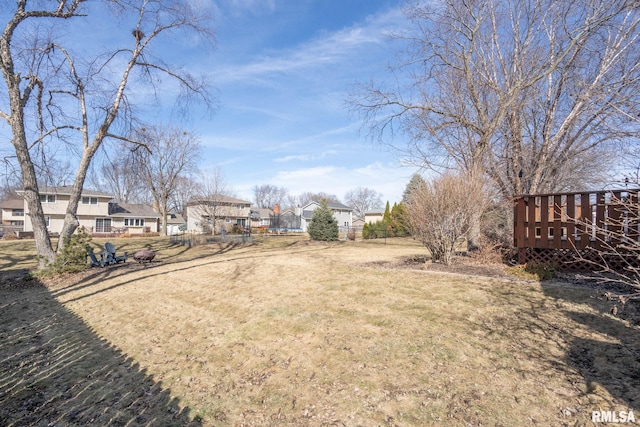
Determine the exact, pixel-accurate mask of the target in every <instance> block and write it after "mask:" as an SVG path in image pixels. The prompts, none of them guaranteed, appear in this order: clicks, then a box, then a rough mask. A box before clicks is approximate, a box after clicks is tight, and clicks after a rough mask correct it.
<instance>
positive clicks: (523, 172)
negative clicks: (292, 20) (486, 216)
mask: <svg viewBox="0 0 640 427" xmlns="http://www.w3.org/2000/svg"><path fill="white" fill-rule="evenodd" d="M406 15H407V17H408V19H409V22H410V30H409V31H408V32H407V33H406V34H402V35H399V36H398V38H399V39H402V40H404V41H406V42H407V46H408V49H407V51H406V55H404V60H402V61H401V63H400V64H399V65H398V66H397V67H396V68H395V70H394V72H395V76H394V79H393V82H399V83H394V84H393V85H384V84H378V83H370V84H367V85H362V86H361V87H360V89H359V90H358V92H357V93H356V94H355V95H354V96H353V97H352V98H351V101H350V102H351V105H352V107H353V109H354V111H356V112H358V113H360V115H361V117H362V119H363V123H364V126H365V127H367V128H368V129H369V135H370V136H372V137H374V138H378V139H380V140H387V139H389V138H387V137H392V136H393V135H397V134H398V133H404V134H406V135H408V137H409V140H410V143H409V144H408V145H400V146H397V145H396V146H395V147H396V148H398V149H399V150H401V151H402V152H403V153H405V154H406V155H407V156H408V157H410V158H412V159H413V160H414V161H415V162H416V163H418V164H419V165H420V166H424V167H429V168H432V169H435V170H437V171H443V170H447V169H449V168H454V169H457V170H462V171H464V172H465V174H467V176H468V177H469V179H471V180H474V181H483V180H484V179H485V178H489V179H491V181H492V183H493V185H494V186H496V187H497V188H498V189H499V190H500V192H501V194H502V197H504V198H509V197H511V196H512V195H514V194H522V193H530V192H538V191H553V190H556V189H558V188H559V187H563V186H567V183H568V182H569V181H568V180H567V179H566V178H567V177H573V178H577V179H574V180H573V183H575V182H578V183H581V182H585V181H589V180H591V181H593V180H594V179H597V178H598V174H600V173H601V172H602V170H603V167H606V164H605V162H602V161H601V159H602V157H601V156H602V151H603V150H605V149H606V148H608V144H610V143H611V142H614V141H621V140H625V139H628V138H631V137H633V136H634V134H637V121H636V120H635V119H633V117H634V116H635V115H634V113H633V112H634V111H637V101H638V98H637V97H638V93H639V91H638V89H639V86H640V79H639V78H638V77H639V73H638V71H639V69H640V66H639V65H638V64H639V63H640V61H639V60H640V49H638V37H639V35H638V23H639V22H640V14H639V13H638V12H637V8H636V7H635V6H634V4H633V3H631V2H628V1H605V0H594V1H589V2H556V1H553V0H525V1H519V2H513V1H507V0H496V1H490V2H460V1H458V0H445V1H444V2H438V3H432V2H429V3H427V2H424V3H423V2H417V3H414V4H412V5H411V6H410V7H408V8H407V9H406ZM389 134H390V135H389ZM391 140H392V141H393V139H391ZM392 144H394V143H393V142H392ZM594 172H595V174H594ZM578 174H580V175H578ZM559 178H560V179H559ZM479 219H480V218H479V217H478V218H476V221H475V222H476V223H478V222H479Z"/></svg>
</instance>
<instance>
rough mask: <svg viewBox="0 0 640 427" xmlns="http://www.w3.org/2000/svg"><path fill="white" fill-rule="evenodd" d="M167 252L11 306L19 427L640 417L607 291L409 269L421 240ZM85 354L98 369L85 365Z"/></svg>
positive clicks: (11, 406)
mask: <svg viewBox="0 0 640 427" xmlns="http://www.w3.org/2000/svg"><path fill="white" fill-rule="evenodd" d="M127 241H128V239H127ZM118 243H120V242H118ZM151 244H156V245H158V246H156V247H157V248H158V249H159V251H160V253H161V254H162V256H159V261H158V262H154V263H151V264H145V265H138V264H129V263H128V264H127V265H126V266H124V267H119V268H113V269H108V268H105V269H93V270H90V273H88V275H83V276H77V277H75V276H69V277H67V278H65V280H63V281H56V282H51V283H49V284H48V286H47V287H34V288H32V289H26V290H24V289H23V290H16V289H5V288H3V289H2V290H1V291H0V292H1V293H2V295H1V296H2V301H6V302H5V305H4V306H3V307H4V308H3V311H2V316H3V318H2V330H1V334H2V335H1V339H2V341H1V342H2V346H1V348H0V358H1V359H2V360H10V362H3V363H4V365H3V366H2V369H1V370H0V371H2V372H5V374H4V376H3V377H2V378H1V379H0V407H1V408H2V409H0V418H1V419H3V420H9V421H8V422H7V424H8V425H30V424H29V423H24V422H23V421H24V420H27V421H29V422H31V420H33V419H34V418H28V417H27V415H26V414H27V409H34V408H36V407H37V408H40V409H39V410H40V411H41V412H40V413H41V414H49V415H50V416H51V417H50V418H46V417H45V416H42V417H41V418H40V421H38V422H35V421H33V422H32V424H33V425H46V424H43V423H44V422H45V421H48V420H54V421H55V420H66V421H65V422H66V423H67V424H69V425H80V424H82V423H86V422H88V420H89V419H91V417H93V418H94V419H96V420H105V418H97V417H100V416H101V415H100V414H102V413H109V414H111V416H117V417H119V418H117V419H118V420H119V422H120V424H116V423H113V425H127V423H128V424H129V425H136V424H142V425H145V423H146V425H162V423H164V424H165V425H172V423H173V425H175V424H186V423H188V422H191V423H193V422H197V423H199V424H202V425H205V426H214V425H215V426H218V425H223V426H224V425H229V426H236V425H237V426H240V425H305V426H324V425H347V426H351V425H363V426H364V425H367V426H368V425H415V426H423V425H442V424H444V425H496V426H497V425H504V426H506V425H516V424H517V425H589V424H590V417H591V411H592V410H598V409H607V410H609V409H610V410H627V409H629V408H631V409H634V410H636V411H640V395H639V392H638V390H640V371H639V368H638V366H639V365H640V364H639V363H638V354H640V347H639V344H638V343H639V342H640V341H639V340H638V338H639V336H638V333H639V331H638V327H637V326H634V325H632V324H631V323H630V322H628V321H625V320H623V319H620V318H616V317H613V316H611V315H609V314H608V312H607V305H606V302H604V301H601V300H600V299H598V298H595V296H594V292H593V290H592V289H585V288H579V287H575V286H570V285H568V284H565V283H562V282H545V283H534V282H527V281H518V280H516V279H512V278H505V277H479V276H469V275H462V274H457V275H447V274H442V273H441V272H437V271H432V270H431V271H430V270H425V269H420V268H416V267H417V266H416V265H411V266H408V267H406V266H407V260H408V259H411V258H412V257H414V258H415V257H419V256H422V255H419V254H421V253H422V248H421V247H420V245H418V244H416V243H415V242H413V241H411V240H408V239H407V240H404V239H388V242H387V244H386V245H385V244H384V242H382V241H381V242H376V243H372V242H347V243H341V242H334V243H322V244H318V243H313V244H308V243H304V242H303V241H301V239H300V238H282V237H278V238H277V239H268V238H265V239H264V240H259V241H256V243H255V244H254V245H251V246H238V247H232V248H220V247H213V246H212V247H198V248H193V249H190V250H184V249H180V248H170V247H161V245H162V243H160V242H157V243H153V242H152V243H151ZM120 249H122V248H120V247H119V248H118V250H120ZM122 250H124V249H122ZM402 264H404V265H405V268H389V267H390V266H400V265H402ZM424 265H426V264H424ZM381 266H384V268H381ZM7 307H12V308H11V310H9V311H8V308H7ZM65 316H66V317H65ZM51 319H57V320H55V321H53V320H51ZM62 323H65V325H64V327H65V328H66V329H62V328H63V325H62ZM25 327H26V329H23V328H25ZM23 331H24V332H23ZM58 335H60V336H59V337H58ZM18 341H19V342H18ZM71 342H73V343H78V342H87V343H89V344H88V346H89V348H90V349H94V351H93V353H91V352H89V353H90V354H93V356H92V357H89V356H88V357H87V358H85V359H82V360H83V362H82V363H81V364H76V360H77V357H76V358H74V357H71V356H67V355H72V354H74V352H73V351H72V350H73V348H75V347H73V346H77V345H80V344H73V346H69V343H71ZM43 346H45V347H43ZM43 348H45V350H42V349H43ZM43 351H44V352H45V353H46V354H48V355H50V358H49V359H42V356H40V355H42V352H43ZM99 355H102V357H103V359H104V360H105V361H106V362H104V361H101V360H102V359H100V358H99V357H98V356H99ZM23 362H24V363H27V364H28V365H25V366H26V367H22V368H20V366H19V365H20V363H23ZM7 363H9V364H7ZM47 363H49V365H47ZM51 364H53V366H55V369H54V371H55V372H56V376H55V378H56V380H55V381H53V382H49V381H48V380H45V379H46V378H48V377H47V372H49V370H50V369H52V368H49V366H51ZM107 371H108V372H115V373H116V374H109V375H107ZM92 372H95V373H97V374H92ZM125 372H127V373H125ZM128 372H133V374H132V375H131V376H129V374H128ZM90 374H91V375H94V376H93V378H95V375H98V377H100V378H101V380H100V381H95V382H93V381H91V380H87V375H90ZM30 375H35V377H33V376H31V377H30ZM87 381H88V382H89V384H87ZM136 381H139V382H140V383H141V384H143V387H142V389H144V390H153V391H151V393H152V394H151V396H155V397H156V398H157V400H154V401H146V400H145V396H146V395H145V394H144V393H145V391H142V392H140V391H139V390H140V387H138V386H137V385H136ZM74 387H77V388H78V390H81V389H82V390H85V389H86V390H92V392H91V393H94V391H93V390H94V389H95V393H100V392H102V393H103V394H101V395H100V396H104V398H100V399H98V398H91V397H92V396H94V394H91V393H88V392H87V393H84V392H82V393H80V392H75V394H74V392H70V391H68V390H76V388H74ZM83 387H84V388H83ZM92 387H93V388H92ZM65 390H67V391H65ZM38 393H40V394H38ZM83 393H84V394H83ZM136 393H138V394H136ZM123 396H130V397H131V396H137V397H135V398H126V399H125V398H124V397H123ZM34 399H35V400H34ZM70 399H71V400H70ZM74 399H75V400H74ZM127 399H129V400H127ZM71 401H73V402H74V403H70V402H71ZM30 405H31V406H30ZM37 405H39V406H37ZM65 405H66V406H65ZM109 405H111V407H115V408H116V410H117V411H119V412H118V414H119V415H114V413H113V412H109V411H108V410H107V407H108V406H109ZM52 407H55V408H59V409H56V410H55V411H54V410H53V409H51V408H52ZM171 408H172V409H171ZM145 411H146V412H145ZM139 416H142V418H136V417H139ZM25 417H27V418H25ZM56 417H57V418H56ZM74 420H75V421H74ZM152 421H154V422H155V424H154V423H153V422H152Z"/></svg>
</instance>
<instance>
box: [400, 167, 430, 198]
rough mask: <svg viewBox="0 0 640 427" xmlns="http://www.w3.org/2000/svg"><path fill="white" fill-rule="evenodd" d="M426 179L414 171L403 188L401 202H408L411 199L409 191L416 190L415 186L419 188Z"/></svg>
mask: <svg viewBox="0 0 640 427" xmlns="http://www.w3.org/2000/svg"><path fill="white" fill-rule="evenodd" d="M425 183H426V181H425V180H424V179H423V178H422V176H420V175H419V174H417V173H414V174H413V176H412V177H411V179H410V180H409V183H408V184H407V186H406V188H405V189H404V193H402V203H404V204H405V205H406V204H407V203H409V201H410V200H411V192H412V191H414V190H416V189H417V188H421V187H422V186H423V185H425Z"/></svg>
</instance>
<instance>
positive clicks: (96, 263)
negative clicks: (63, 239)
mask: <svg viewBox="0 0 640 427" xmlns="http://www.w3.org/2000/svg"><path fill="white" fill-rule="evenodd" d="M85 249H86V250H87V255H88V256H89V259H90V266H91V267H104V263H103V262H102V258H101V259H100V261H98V258H96V254H94V253H93V249H92V248H91V246H89V245H87V246H85Z"/></svg>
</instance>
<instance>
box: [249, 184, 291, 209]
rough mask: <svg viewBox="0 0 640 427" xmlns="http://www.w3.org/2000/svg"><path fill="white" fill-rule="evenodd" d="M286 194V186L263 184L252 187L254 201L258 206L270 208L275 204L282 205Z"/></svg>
mask: <svg viewBox="0 0 640 427" xmlns="http://www.w3.org/2000/svg"><path fill="white" fill-rule="evenodd" d="M287 194H288V190H287V189H286V188H284V187H277V186H275V185H269V184H264V185H256V186H255V187H253V199H254V203H255V204H256V206H257V207H259V208H264V209H271V208H273V207H274V206H275V205H280V206H282V204H283V203H284V201H285V200H286V198H287Z"/></svg>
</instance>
